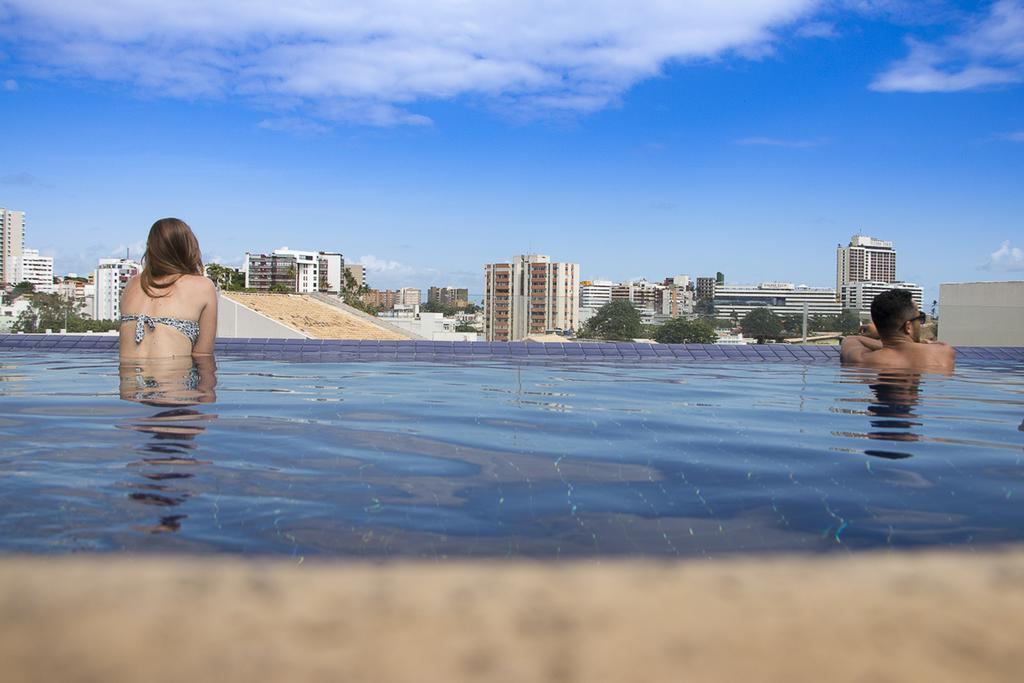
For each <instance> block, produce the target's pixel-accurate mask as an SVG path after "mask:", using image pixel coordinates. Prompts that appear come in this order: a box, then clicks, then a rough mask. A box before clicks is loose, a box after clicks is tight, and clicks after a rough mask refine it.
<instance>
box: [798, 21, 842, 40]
mask: <svg viewBox="0 0 1024 683" xmlns="http://www.w3.org/2000/svg"><path fill="white" fill-rule="evenodd" d="M796 35H797V36H799V37H801V38H838V37H839V32H838V31H837V30H836V27H835V25H833V24H830V23H829V22H827V21H812V22H810V23H808V24H804V25H803V26H801V27H800V28H798V29H797V30H796Z"/></svg>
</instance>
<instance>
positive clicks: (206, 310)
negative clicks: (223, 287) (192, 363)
mask: <svg viewBox="0 0 1024 683" xmlns="http://www.w3.org/2000/svg"><path fill="white" fill-rule="evenodd" d="M203 280H205V282H204V283H203V284H202V285H201V291H202V294H201V296H202V298H203V300H204V305H203V310H202V312H201V313H200V314H199V338H198V339H197V340H196V343H195V346H193V347H192V355H193V356H197V355H206V354H211V353H213V344H214V342H215V341H216V339H217V287H216V286H214V284H213V280H210V279H209V278H205V277H204V278H203Z"/></svg>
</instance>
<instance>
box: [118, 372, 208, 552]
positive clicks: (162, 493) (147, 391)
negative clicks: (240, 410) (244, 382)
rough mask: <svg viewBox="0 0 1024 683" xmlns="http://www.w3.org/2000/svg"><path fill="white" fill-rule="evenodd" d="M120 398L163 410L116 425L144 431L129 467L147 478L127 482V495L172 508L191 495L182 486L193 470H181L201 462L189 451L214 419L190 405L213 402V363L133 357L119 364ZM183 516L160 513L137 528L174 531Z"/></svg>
mask: <svg viewBox="0 0 1024 683" xmlns="http://www.w3.org/2000/svg"><path fill="white" fill-rule="evenodd" d="M120 377H121V399H122V400H125V401H132V402H135V403H143V404H146V405H151V406H159V407H161V408H167V409H165V410H161V411H159V412H157V413H155V414H153V415H151V416H149V417H144V418H140V419H137V420H135V421H133V422H132V423H129V424H121V425H117V427H118V428H119V429H130V430H132V431H136V432H141V433H143V434H148V435H150V437H151V438H150V439H149V440H147V441H146V442H145V443H144V444H143V445H142V446H141V448H140V449H139V450H141V451H142V452H143V453H144V457H143V458H142V459H141V460H140V461H138V462H135V463H132V464H131V465H129V467H135V468H139V470H138V471H137V472H136V473H137V474H138V476H140V477H142V478H144V479H146V480H148V481H147V482H145V483H133V484H132V485H131V486H132V488H133V489H135V490H134V491H133V492H132V493H129V494H128V498H129V499H130V500H132V501H134V502H136V503H139V504H141V505H148V506H156V507H174V506H178V505H181V504H182V503H184V502H186V501H187V500H188V499H189V498H190V497H191V493H190V492H189V491H188V490H187V489H186V488H185V487H184V486H183V484H184V483H186V480H188V479H190V478H192V476H193V473H192V472H191V471H189V470H188V469H186V470H185V471H181V470H180V469H168V468H182V467H184V468H192V467H196V466H199V465H207V464H209V461H206V460H199V459H197V458H196V457H195V456H194V455H193V451H195V450H196V448H197V445H196V443H195V439H196V437H197V436H199V435H200V434H202V433H203V432H204V431H205V430H206V427H205V426H204V425H203V424H202V423H203V422H206V421H209V420H215V419H217V415H216V414H213V413H202V412H200V411H198V410H196V409H194V408H191V407H188V406H194V405H198V404H201V403H214V402H216V400H217V394H216V387H217V363H216V361H215V360H214V358H213V356H200V357H196V358H161V359H154V360H142V361H139V360H134V361H129V362H125V363H122V364H121V366H120ZM187 517H188V515H185V514H175V515H164V516H161V517H160V519H159V521H158V522H157V523H156V524H153V525H150V526H147V527H140V530H142V531H148V532H149V533H168V532H175V531H178V530H179V529H180V528H181V520H183V519H186V518H187Z"/></svg>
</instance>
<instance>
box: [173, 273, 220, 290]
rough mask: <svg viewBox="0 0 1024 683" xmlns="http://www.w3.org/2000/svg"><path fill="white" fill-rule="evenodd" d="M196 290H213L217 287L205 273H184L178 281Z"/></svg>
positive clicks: (179, 283)
mask: <svg viewBox="0 0 1024 683" xmlns="http://www.w3.org/2000/svg"><path fill="white" fill-rule="evenodd" d="M176 284H178V285H181V286H182V287H184V288H187V289H190V290H192V291H194V292H207V293H208V292H213V291H215V290H216V289H217V287H216V286H215V285H214V284H213V280H211V279H210V278H208V277H206V276H205V275H182V276H181V277H180V278H178V282H177V283H176Z"/></svg>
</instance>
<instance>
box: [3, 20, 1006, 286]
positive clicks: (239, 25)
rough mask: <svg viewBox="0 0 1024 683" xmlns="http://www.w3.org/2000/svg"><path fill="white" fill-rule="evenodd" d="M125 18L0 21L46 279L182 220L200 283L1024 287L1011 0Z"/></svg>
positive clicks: (135, 250) (31, 234)
mask: <svg viewBox="0 0 1024 683" xmlns="http://www.w3.org/2000/svg"><path fill="white" fill-rule="evenodd" d="M121 5H123V6H121V7H120V8H119V14H118V19H116V20H111V19H110V15H107V14H103V13H100V12H98V10H93V9H91V8H88V7H81V8H76V9H75V10H74V11H68V10H67V9H66V8H65V7H63V5H62V3H58V2H51V1H50V0H38V1H37V2H33V3H27V2H20V1H13V2H5V3H4V5H3V9H4V12H2V13H0V40H2V41H3V47H4V53H5V54H6V55H7V57H8V58H7V59H6V60H5V61H4V62H2V63H0V84H2V88H0V97H2V98H3V100H4V104H5V106H3V107H0V122H2V124H3V125H4V127H5V129H6V130H9V131H17V132H18V135H14V136H11V138H10V140H8V151H9V154H10V157H9V158H10V159H11V161H10V162H9V163H8V165H7V168H8V170H9V172H7V173H5V174H4V175H3V176H2V177H0V205H3V206H6V207H8V208H10V209H17V210H23V211H25V212H26V232H27V235H26V241H25V244H26V247H31V248H34V249H39V250H40V252H41V253H42V254H43V255H48V256H53V257H54V259H55V271H56V272H58V273H66V272H79V273H83V272H88V271H90V270H92V269H94V268H95V264H96V263H97V261H98V259H99V258H101V257H119V256H123V255H124V252H125V249H126V248H130V249H131V251H132V255H133V256H136V257H137V256H140V255H141V245H142V240H144V238H145V233H146V230H148V227H149V225H150V224H151V223H152V221H153V220H155V219H156V218H159V217H161V216H164V215H176V216H179V217H181V218H183V219H185V220H187V221H188V222H190V224H192V226H193V227H194V228H195V230H196V232H197V234H198V236H199V239H200V242H201V244H202V246H203V250H204V256H205V257H206V259H207V260H208V261H211V262H222V263H225V264H228V265H233V266H238V265H240V264H241V261H242V259H243V258H244V253H245V252H246V251H260V252H267V253H269V252H270V251H272V250H274V249H277V248H280V247H282V246H284V245H288V246H290V247H292V248H295V249H324V250H336V251H340V252H342V253H343V254H345V257H346V262H349V263H353V262H354V263H361V264H362V265H363V266H364V267H365V269H366V277H367V279H368V281H369V282H370V284H371V286H373V287H376V288H381V289H384V288H397V287H405V286H415V287H419V288H421V289H423V290H426V289H427V287H428V286H430V285H452V286H457V287H465V288H468V289H469V290H470V295H471V297H472V298H473V299H474V300H478V299H479V298H480V296H481V295H482V286H483V265H484V264H486V263H493V262H499V261H502V260H503V259H505V258H507V255H509V254H529V253H543V254H548V255H550V256H551V257H552V259H554V260H557V261H571V262H576V263H580V265H581V276H582V277H583V278H585V279H591V280H597V279H608V280H614V281H626V280H631V279H635V278H640V277H646V278H648V279H651V280H657V279H660V278H662V277H665V276H670V275H674V274H679V273H686V274H690V275H693V276H694V277H696V276H699V275H711V274H713V273H714V272H715V271H722V272H724V273H725V274H726V277H727V280H728V281H729V282H733V283H746V284H754V283H757V282H762V281H770V280H780V279H785V280H793V281H795V283H796V284H808V285H812V286H828V285H829V284H830V283H832V282H834V278H835V271H834V263H835V262H834V248H835V245H836V244H837V243H845V242H846V241H847V240H848V238H849V237H850V235H851V234H854V233H858V232H860V233H863V234H866V235H872V236H874V237H877V238H879V239H884V240H888V241H892V242H893V243H895V244H896V246H897V248H898V249H899V250H900V254H901V256H900V265H899V273H898V278H899V279H901V280H906V281H911V282H916V283H918V284H920V285H922V286H923V287H924V288H925V299H926V300H927V301H929V302H930V300H931V299H933V298H937V297H938V285H939V283H941V282H955V281H971V280H989V279H993V280H1000V279H1020V278H1021V277H1022V276H1024V254H1022V252H1021V248H1022V247H1024V237H1022V235H1024V230H1022V226H1021V218H1020V216H1022V215H1024V199H1022V198H1021V197H1020V196H1018V195H1020V194H1021V193H1020V192H1019V184H1020V183H1019V179H1020V178H1021V177H1022V176H1024V173H1022V171H1024V119H1021V116H1020V113H1019V112H1021V111H1024V98H1022V95H1021V87H1020V84H1021V83H1022V82H1024V51H1022V50H1021V48H1020V45H1021V44H1022V41H1024V3H1022V2H1020V1H1018V0H1013V1H1010V0H1001V1H999V2H993V3H982V4H975V3H954V2H927V3H902V2H839V3H815V2H810V1H802V0H779V1H778V2H762V3H745V2H736V3H728V4H725V3H723V4H722V6H719V7H698V6H696V5H689V4H685V3H680V4H679V6H678V7H677V8H669V9H666V8H665V7H663V6H660V5H655V4H649V3H642V2H641V3H637V4H636V6H635V7H631V8H630V10H629V12H625V10H623V12H625V13H620V12H619V11H617V10H616V9H615V7H614V6H613V5H601V4H599V5H596V6H595V5H592V4H579V5H574V4H573V3H566V4H565V5H564V6H562V7H561V8H560V9H559V10H558V11H557V12H554V13H552V12H551V11H547V12H545V11H542V10H541V9H538V8H537V7H536V6H534V5H531V4H529V3H525V4H524V3H516V4H514V3H508V4H503V3H492V4H490V5H488V6H487V7H486V8H482V7H476V8H474V7H466V8H448V9H446V10H440V9H437V8H429V7H423V8H416V9H409V8H407V7H406V8H405V10H408V11H410V12H414V13H416V16H415V17H414V19H417V20H419V21H411V22H409V23H408V25H406V24H404V23H402V22H399V21H397V20H395V19H393V18H392V16H393V13H389V12H387V11H371V10H387V8H389V7H392V5H391V3H388V2H378V3H373V4H371V5H367V6H366V7H363V6H362V5H360V4H359V3H354V4H353V7H355V8H356V9H357V10H359V9H360V8H362V10H365V11H354V12H352V13H351V16H352V17H355V18H354V19H352V18H348V17H347V16H342V13H340V12H337V11H335V10H334V9H333V5H331V4H330V3H317V2H313V3H311V4H310V7H311V8H312V9H311V10H310V12H311V14H310V16H305V15H300V14H298V13H288V12H285V11H284V10H278V9H273V8H269V7H263V6H260V7H259V8H252V7H250V6H248V5H246V4H244V3H233V2H215V3H209V5H208V6H206V7H203V8H201V9H196V8H195V7H191V6H189V7H191V9H189V7H184V6H182V5H181V4H180V3H178V2H173V1H172V2H166V3H162V4H161V5H159V6H158V5H149V4H148V3H121ZM396 7H397V6H396ZM403 7H404V6H403ZM392 9H394V8H392ZM403 11H404V10H403ZM353 22H354V23H353ZM413 25H415V26H416V27H417V28H415V29H412V28H409V26H413ZM268 27H274V28H273V30H269V29H268ZM466 27H475V28H471V29H470V28H466ZM307 34H308V35H307ZM381 35H384V36H388V37H389V38H388V39H387V40H383V39H374V38H373V36H381ZM256 36H264V37H263V38H262V39H257V37H256ZM303 36H305V37H303ZM530 36H533V38H532V39H531V38H530ZM260 40H263V42H260ZM225 45H226V46H230V48H227V47H224V46H225ZM403 56H404V58H403ZM169 65H173V67H174V68H173V69H170V68H168V67H169Z"/></svg>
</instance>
